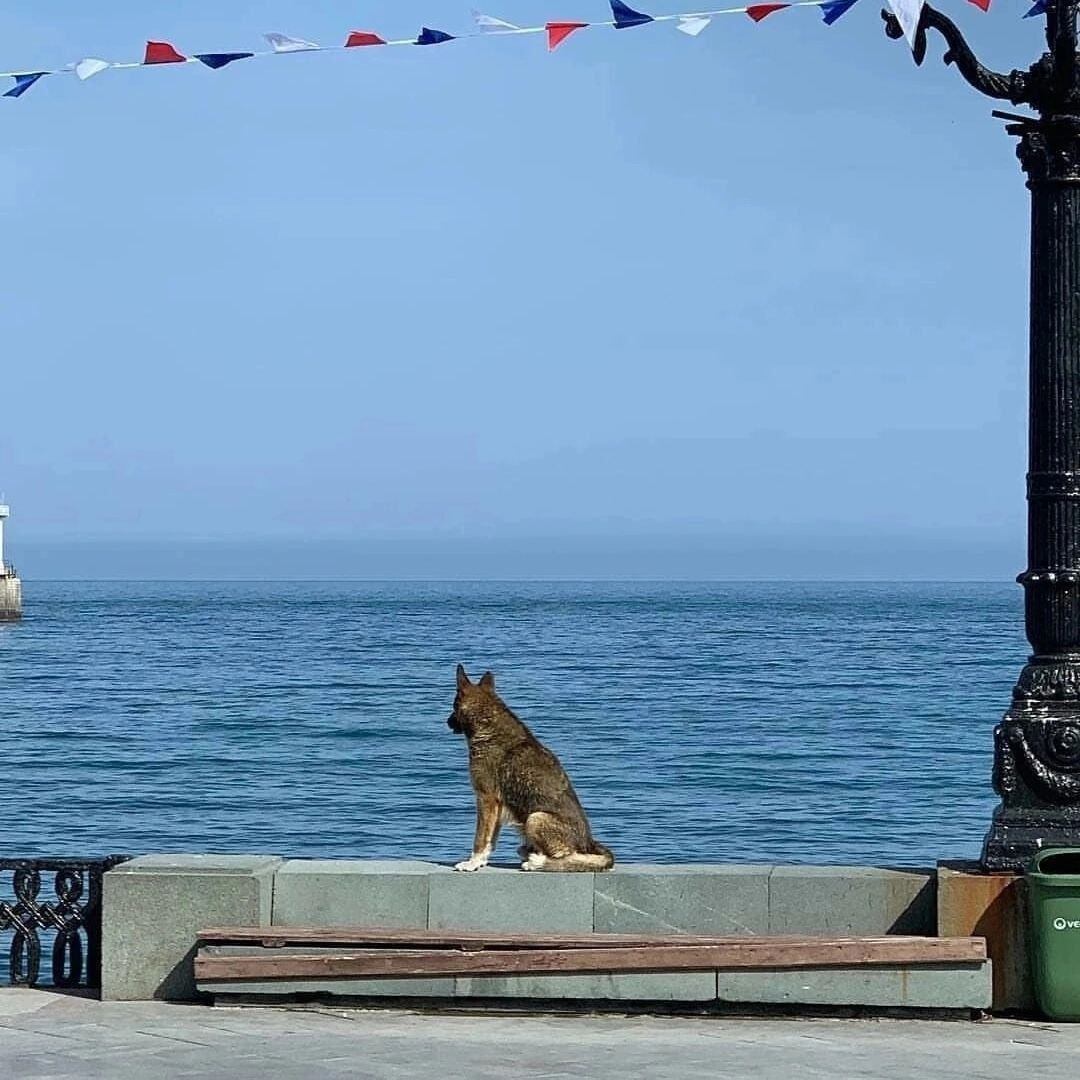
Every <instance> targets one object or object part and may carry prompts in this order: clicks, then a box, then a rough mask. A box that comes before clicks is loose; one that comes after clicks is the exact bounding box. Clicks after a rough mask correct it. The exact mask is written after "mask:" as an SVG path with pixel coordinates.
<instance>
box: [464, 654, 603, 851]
mask: <svg viewBox="0 0 1080 1080" xmlns="http://www.w3.org/2000/svg"><path fill="white" fill-rule="evenodd" d="M446 723H447V724H448V725H449V727H450V730H451V731H456V732H457V733H458V734H459V735H464V736H465V738H466V739H467V740H468V743H469V776H470V778H471V779H472V786H473V790H474V791H475V792H476V839H475V840H474V841H473V851H472V855H471V856H470V857H469V858H468V859H466V860H465V861H464V862H459V863H458V864H457V866H455V867H454V869H455V870H479V869H480V867H482V866H487V862H488V859H489V858H490V857H491V852H492V850H493V849H494V847H495V842H496V840H497V839H498V836H499V827H500V826H501V825H503V824H505V823H506V822H509V823H510V824H511V825H513V826H515V827H516V828H517V829H519V830H520V831H521V834H522V836H523V837H524V838H525V843H524V844H523V845H522V846H521V847H520V848H519V849H518V853H519V854H520V855H521V857H522V858H523V859H524V860H525V861H524V862H523V863H522V864H521V869H522V870H610V869H611V867H612V866H614V865H615V856H614V855H612V854H611V852H610V851H608V849H607V848H606V847H604V845H603V844H598V843H597V842H596V841H595V840H594V839H593V838H592V833H591V832H590V831H589V821H588V819H587V818H586V817H585V811H584V810H582V808H581V803H579V802H578V797H577V795H576V794H575V792H574V788H573V785H572V784H571V783H570V777H569V776H567V775H566V771H565V770H564V769H563V767H562V765H560V764H559V759H558V758H557V757H556V756H555V755H554V754H553V753H552V752H551V751H550V750H548V749H547V747H546V746H543V745H541V743H540V741H539V740H538V739H537V738H536V736H535V735H533V733H532V732H531V731H530V730H529V729H528V728H527V727H526V726H525V725H524V724H523V723H522V722H521V721H520V720H519V719H518V718H517V717H516V716H515V715H514V714H513V713H512V712H511V711H510V710H509V709H508V708H507V707H506V705H505V704H504V703H503V701H502V699H501V698H500V697H499V695H498V694H496V693H495V677H494V676H493V675H492V674H491V672H490V671H489V672H486V673H485V674H484V676H483V677H482V678H481V679H480V681H479V683H472V682H470V681H469V676H468V675H466V674H465V669H464V668H463V667H462V666H461V665H460V664H458V669H457V696H456V697H455V698H454V711H453V712H452V713H451V714H450V719H449V720H447V721H446Z"/></svg>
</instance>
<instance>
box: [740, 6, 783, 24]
mask: <svg viewBox="0 0 1080 1080" xmlns="http://www.w3.org/2000/svg"><path fill="white" fill-rule="evenodd" d="M786 7H791V5H790V4H751V6H750V7H748V8H747V9H746V14H747V15H749V16H750V18H751V19H753V20H754V22H761V20H762V19H764V18H765V16H766V15H771V14H772V13H773V12H774V11H779V10H780V9H781V8H786Z"/></svg>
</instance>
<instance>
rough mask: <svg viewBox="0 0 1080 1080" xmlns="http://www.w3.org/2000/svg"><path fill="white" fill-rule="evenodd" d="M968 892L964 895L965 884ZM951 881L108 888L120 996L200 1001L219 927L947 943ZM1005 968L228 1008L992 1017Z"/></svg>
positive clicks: (282, 882)
mask: <svg viewBox="0 0 1080 1080" xmlns="http://www.w3.org/2000/svg"><path fill="white" fill-rule="evenodd" d="M953 889H954V892H955V890H956V882H955V879H954V882H953ZM937 894H938V875H937V872H936V871H935V870H932V869H887V868H877V867H812V866H772V865H760V866H742V865H729V866H725V865H683V866H666V865H664V866H661V865H625V866H623V865H620V866H617V867H616V868H615V869H614V870H613V871H610V872H608V873H603V874H544V873H523V872H522V871H520V870H518V869H516V868H515V869H511V868H487V869H485V870H482V871H480V872H478V873H475V874H466V873H455V872H454V871H453V870H451V869H450V868H449V867H446V866H441V865H436V864H433V863H424V862H378V861H344V860H325V861H324V860H295V859H280V858H276V857H270V856H242V855H153V856H145V857H142V858H138V859H134V860H132V861H131V862H127V863H124V864H122V865H120V866H118V867H116V868H115V869H114V870H112V871H110V872H109V873H108V874H106V875H105V881H104V892H103V941H102V992H103V996H104V997H105V998H106V999H112V1000H139V999H149V998H164V999H168V1000H178V1001H184V1000H195V999H197V998H199V996H200V992H201V991H205V990H208V989H209V988H208V987H200V986H198V985H197V984H196V982H195V978H194V974H193V964H192V961H193V957H194V953H195V948H196V939H197V935H198V932H199V930H201V929H206V928H208V927H211V926H284V927H289V926H292V927H295V926H343V927H344V926H353V927H400V928H406V929H424V928H428V929H461V930H466V929H468V930H481V931H484V930H486V931H491V932H500V931H502V932H508V931H537V932H544V931H547V932H565V933H589V932H593V931H596V932H606V933H668V934H670V933H679V932H682V933H704V934H717V935H724V936H739V935H754V936H761V935H772V936H777V935H815V936H820V935H826V936H831V935H835V936H866V937H871V936H881V935H885V934H909V935H921V936H935V935H936V934H937V931H938V922H939V910H938V904H937ZM991 972H992V965H991V963H990V962H989V961H987V962H984V963H982V964H978V965H970V964H968V965H958V966H955V967H942V968H932V969H925V968H924V969H912V970H902V969H876V970H866V969H861V970H846V969H832V970H821V971H810V972H808V971H794V972H792V971H739V972H730V971H719V972H717V971H712V972H685V973H672V974H624V975H573V976H556V975H541V976H517V977H507V978H439V979H420V980H417V979H408V980H405V979H401V980H385V979H380V980H372V979H368V980H351V981H349V980H340V979H337V980H315V981H312V982H305V983H303V984H300V983H295V984H289V985H288V986H287V987H283V985H282V984H281V983H274V984H269V983H268V984H265V985H262V984H252V983H250V982H248V983H244V984H242V985H240V984H238V985H236V986H231V985H224V986H223V985H221V984H216V985H215V986H214V988H213V989H214V992H215V994H216V995H218V996H219V997H220V996H221V995H225V996H228V995H229V994H232V993H235V994H243V995H244V996H245V997H249V998H250V997H252V996H255V997H258V996H260V995H265V996H266V997H268V998H271V997H280V996H281V995H282V994H283V993H285V992H287V993H289V994H328V995H334V996H337V997H342V996H345V997H364V998H368V997H378V998H385V999H387V1000H398V1001H400V1000H401V998H403V997H410V998H425V999H431V998H448V999H454V1000H459V1001H460V1000H462V999H521V998H532V999H543V1000H545V1001H551V1000H578V1001H581V1000H586V1001H604V1000H607V1001H612V1000H615V1001H630V1000H633V1001H645V1002H651V1001H657V1002H697V1003H707V1002H721V1003H722V1002H733V1003H739V1002H746V1003H760V1004H768V1003H777V1004H805V1005H867V1006H882V1007H884V1006H908V1007H924V1008H942V1009H944V1008H957V1009H985V1008H988V1007H989V1006H990V1005H991Z"/></svg>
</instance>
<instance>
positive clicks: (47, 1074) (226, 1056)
mask: <svg viewBox="0 0 1080 1080" xmlns="http://www.w3.org/2000/svg"><path fill="white" fill-rule="evenodd" d="M1078 1069H1080V1025H1076V1026H1075V1027H1071V1026H1069V1025H1052V1024H1021V1023H1014V1022H1008V1021H994V1022H991V1023H983V1024H971V1023H964V1022H959V1021H957V1022H951V1023H950V1022H944V1023H934V1022H929V1021H912V1020H878V1021H873V1020H731V1019H716V1018H700V1019H669V1018H664V1019H660V1018H640V1017H639V1018H626V1017H542V1016H529V1017H524V1016H502V1017H490V1016H488V1017H485V1016H460V1015H458V1016H450V1015H436V1016H432V1015H426V1016H425V1015H416V1014H411V1013H407V1012H382V1011H371V1012H363V1011H349V1010H344V1009H330V1008H327V1009H322V1010H320V1011H308V1010H300V1009H291V1010H281V1009H224V1008H222V1009H215V1008H207V1007H202V1006H194V1005H193V1006H185V1005H167V1004H163V1003H158V1002H133V1003H111V1002H110V1003H101V1002H97V1001H92V1000H88V999H85V998H78V997H68V996H62V995H59V994H50V993H45V992H41V991H31V990H0V1076H2V1077H18V1078H20V1080H31V1078H33V1080H45V1078H49V1080H96V1078H99V1077H100V1078H104V1080H174V1078H180V1077H199V1078H205V1077H222V1078H226V1077H227V1078H228V1080H322V1078H324V1077H327V1078H328V1077H379V1078H382V1077H392V1078H395V1080H398V1078H401V1080H407V1078H413V1077H416V1078H423V1080H450V1078H456V1077H468V1078H470V1080H471V1078H473V1077H476V1078H487V1077H498V1078H500V1080H507V1078H510V1077H515V1078H516V1077H545V1078H546V1077H588V1078H593V1080H632V1078H634V1077H642V1078H648V1080H668V1078H671V1080H675V1078H678V1080H694V1078H697V1077H702V1078H704V1077H708V1078H709V1080H718V1078H719V1080H726V1078H733V1080H734V1078H738V1080H742V1078H744V1077H754V1078H755V1080H756V1078H760V1080H801V1078H804V1077H805V1078H822V1080H826V1078H828V1080H832V1078H835V1077H875V1078H876V1077H880V1078H888V1080H903V1078H907V1077H911V1078H916V1077H917V1078H918V1080H928V1078H933V1080H949V1078H954V1077H955V1078H956V1080H960V1078H963V1080H983V1078H985V1080H998V1078H1000V1080H1016V1078H1017V1077H1023V1078H1024V1080H1037V1078H1040V1077H1055V1078H1061V1080H1065V1078H1073V1077H1076V1076H1077V1075H1078Z"/></svg>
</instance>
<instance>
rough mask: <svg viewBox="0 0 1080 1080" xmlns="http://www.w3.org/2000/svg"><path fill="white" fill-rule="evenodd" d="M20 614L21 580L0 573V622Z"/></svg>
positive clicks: (15, 617)
mask: <svg viewBox="0 0 1080 1080" xmlns="http://www.w3.org/2000/svg"><path fill="white" fill-rule="evenodd" d="M21 616H22V582H21V581H20V580H19V579H18V578H17V577H12V576H11V575H8V574H4V575H0V622H2V621H11V620H13V619H18V618H20V617H21Z"/></svg>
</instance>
